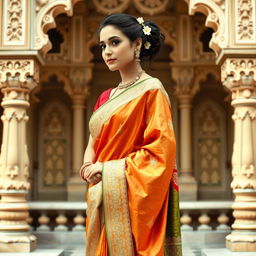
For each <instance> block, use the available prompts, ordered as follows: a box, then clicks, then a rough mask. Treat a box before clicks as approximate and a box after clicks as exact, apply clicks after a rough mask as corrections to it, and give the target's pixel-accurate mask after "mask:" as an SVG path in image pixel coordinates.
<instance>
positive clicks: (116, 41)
mask: <svg viewBox="0 0 256 256" xmlns="http://www.w3.org/2000/svg"><path fill="white" fill-rule="evenodd" d="M119 43H120V41H119V40H113V41H112V45H118V44H119Z"/></svg>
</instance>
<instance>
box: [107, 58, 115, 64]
mask: <svg viewBox="0 0 256 256" xmlns="http://www.w3.org/2000/svg"><path fill="white" fill-rule="evenodd" d="M115 60H116V59H108V60H107V63H108V64H111V63H113V62H114V61H115Z"/></svg>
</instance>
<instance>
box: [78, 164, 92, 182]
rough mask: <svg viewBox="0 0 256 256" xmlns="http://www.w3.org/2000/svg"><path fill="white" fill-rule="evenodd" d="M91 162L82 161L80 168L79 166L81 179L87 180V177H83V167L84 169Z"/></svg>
mask: <svg viewBox="0 0 256 256" xmlns="http://www.w3.org/2000/svg"><path fill="white" fill-rule="evenodd" d="M91 164H92V162H84V163H83V165H82V166H81V168H80V177H81V178H82V179H83V180H85V181H87V179H85V178H84V172H85V169H86V167H88V166H89V165H91Z"/></svg>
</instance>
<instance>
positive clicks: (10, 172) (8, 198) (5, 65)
mask: <svg viewBox="0 0 256 256" xmlns="http://www.w3.org/2000/svg"><path fill="white" fill-rule="evenodd" d="M37 84H38V65H37V63H36V61H35V60H33V59H28V60H0V86H1V90H2V93H3V101H2V104H1V105H2V107H3V108H4V112H3V115H2V117H1V119H2V121H3V142H2V146H1V155H0V195H1V200H0V252H30V251H32V250H33V249H35V248H36V237H35V236H33V235H31V234H30V233H29V226H28V224H27V221H26V219H27V217H28V204H27V201H26V194H27V193H28V190H29V189H30V184H29V182H28V176H29V158H28V153H27V143H26V123H27V121H28V116H27V113H26V109H27V108H28V107H29V102H28V100H29V93H30V91H31V90H33V89H34V88H35V87H36V85H37Z"/></svg>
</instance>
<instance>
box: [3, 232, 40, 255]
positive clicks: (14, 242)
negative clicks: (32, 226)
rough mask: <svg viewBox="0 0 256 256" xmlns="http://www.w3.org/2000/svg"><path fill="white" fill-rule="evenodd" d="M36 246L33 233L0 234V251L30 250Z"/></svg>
mask: <svg viewBox="0 0 256 256" xmlns="http://www.w3.org/2000/svg"><path fill="white" fill-rule="evenodd" d="M36 248H37V238H36V237H35V236H34V235H30V234H28V235H12V234H9V235H6V236H5V235H3V234H1V235H0V252H32V251H33V250H35V249H36Z"/></svg>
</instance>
